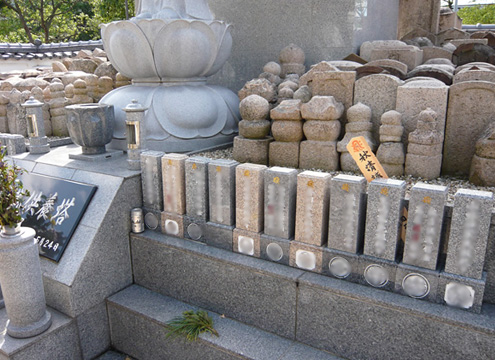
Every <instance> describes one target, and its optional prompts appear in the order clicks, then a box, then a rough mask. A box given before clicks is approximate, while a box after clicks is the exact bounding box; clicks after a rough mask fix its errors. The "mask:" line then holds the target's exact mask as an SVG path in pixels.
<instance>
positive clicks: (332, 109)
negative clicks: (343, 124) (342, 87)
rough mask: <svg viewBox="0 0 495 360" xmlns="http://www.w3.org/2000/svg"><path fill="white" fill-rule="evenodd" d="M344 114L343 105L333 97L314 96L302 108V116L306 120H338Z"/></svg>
mask: <svg viewBox="0 0 495 360" xmlns="http://www.w3.org/2000/svg"><path fill="white" fill-rule="evenodd" d="M343 112H344V106H343V104H342V103H340V102H338V101H336V100H335V98H334V97H333V96H313V98H312V99H311V100H310V101H309V102H308V103H306V104H302V106H301V115H302V117H303V118H304V119H305V120H338V119H340V117H341V116H342V114H343Z"/></svg>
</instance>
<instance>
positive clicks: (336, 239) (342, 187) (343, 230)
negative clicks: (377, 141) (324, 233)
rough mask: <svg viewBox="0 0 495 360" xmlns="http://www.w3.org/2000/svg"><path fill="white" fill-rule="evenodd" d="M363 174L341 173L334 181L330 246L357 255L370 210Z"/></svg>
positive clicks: (331, 182)
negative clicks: (367, 212) (366, 215)
mask: <svg viewBox="0 0 495 360" xmlns="http://www.w3.org/2000/svg"><path fill="white" fill-rule="evenodd" d="M366 184H367V181H366V179H365V178H364V177H362V176H351V175H343V174H341V175H337V176H336V177H334V178H332V180H331V181H330V217H329V221H328V247H329V248H331V249H335V250H341V251H347V252H349V253H353V254H356V253H357V252H358V251H360V249H361V245H362V241H363V235H364V220H365V211H366V203H365V197H366Z"/></svg>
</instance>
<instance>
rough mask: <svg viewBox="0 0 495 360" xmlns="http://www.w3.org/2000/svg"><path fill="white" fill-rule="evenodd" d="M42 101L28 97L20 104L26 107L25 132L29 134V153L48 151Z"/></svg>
mask: <svg viewBox="0 0 495 360" xmlns="http://www.w3.org/2000/svg"><path fill="white" fill-rule="evenodd" d="M42 106H43V103H42V102H40V101H38V100H35V99H34V97H32V96H31V97H30V98H29V100H28V101H26V102H25V103H24V104H22V107H24V108H26V122H27V133H28V136H29V152H30V153H31V154H45V153H47V152H49V151H50V145H48V138H47V137H46V135H45V124H44V122H43V109H42Z"/></svg>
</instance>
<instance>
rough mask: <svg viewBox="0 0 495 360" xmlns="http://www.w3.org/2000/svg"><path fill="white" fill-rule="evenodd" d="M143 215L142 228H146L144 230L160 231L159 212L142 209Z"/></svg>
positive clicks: (160, 216)
mask: <svg viewBox="0 0 495 360" xmlns="http://www.w3.org/2000/svg"><path fill="white" fill-rule="evenodd" d="M143 214H144V226H145V227H146V229H150V230H156V231H162V226H161V218H162V212H161V211H158V210H154V209H148V208H145V207H143Z"/></svg>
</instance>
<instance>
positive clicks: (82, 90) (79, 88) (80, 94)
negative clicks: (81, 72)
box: [71, 79, 93, 104]
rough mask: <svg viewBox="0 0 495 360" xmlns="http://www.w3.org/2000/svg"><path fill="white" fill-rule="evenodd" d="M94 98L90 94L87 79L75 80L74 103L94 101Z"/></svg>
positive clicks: (72, 101)
mask: <svg viewBox="0 0 495 360" xmlns="http://www.w3.org/2000/svg"><path fill="white" fill-rule="evenodd" d="M92 102H93V98H91V97H89V96H88V88H87V86H86V81H84V80H82V79H78V80H76V81H75V82H74V96H73V97H72V100H71V103H72V104H88V103H92Z"/></svg>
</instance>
